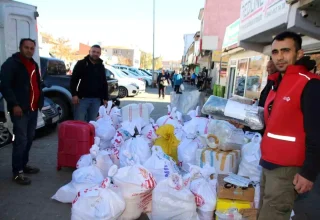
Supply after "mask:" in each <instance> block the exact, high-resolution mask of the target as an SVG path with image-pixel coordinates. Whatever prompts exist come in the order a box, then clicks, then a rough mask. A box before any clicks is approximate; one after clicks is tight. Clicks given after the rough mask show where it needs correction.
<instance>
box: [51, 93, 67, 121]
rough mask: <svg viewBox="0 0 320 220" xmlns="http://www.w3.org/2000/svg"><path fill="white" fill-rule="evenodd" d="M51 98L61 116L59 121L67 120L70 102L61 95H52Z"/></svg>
mask: <svg viewBox="0 0 320 220" xmlns="http://www.w3.org/2000/svg"><path fill="white" fill-rule="evenodd" d="M50 99H51V100H52V101H53V102H54V103H55V104H56V107H57V110H58V112H59V116H60V119H59V122H62V121H65V120H67V119H68V118H69V115H70V109H69V107H68V104H67V103H66V102H65V101H64V100H63V99H62V98H60V97H50Z"/></svg>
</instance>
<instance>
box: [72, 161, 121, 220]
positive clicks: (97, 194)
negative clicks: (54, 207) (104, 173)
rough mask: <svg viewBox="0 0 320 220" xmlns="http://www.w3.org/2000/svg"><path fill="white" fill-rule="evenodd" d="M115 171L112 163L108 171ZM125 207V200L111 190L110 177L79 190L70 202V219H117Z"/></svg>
mask: <svg viewBox="0 0 320 220" xmlns="http://www.w3.org/2000/svg"><path fill="white" fill-rule="evenodd" d="M116 172H117V167H116V166H115V165H114V166H113V167H111V168H110V171H109V173H108V176H109V177H112V176H113V175H114V174H115V173H116ZM124 209H125V201H124V199H123V198H122V197H121V196H119V195H118V194H117V193H116V192H114V191H113V190H112V184H111V178H106V179H105V180H103V182H102V183H101V185H100V186H95V187H92V188H89V189H85V190H81V191H80V192H79V193H78V194H77V197H76V198H75V200H74V201H73V203H72V211H71V213H72V215H71V220H90V219H95V220H117V219H118V217H119V216H120V215H121V213H122V212H123V211H124Z"/></svg>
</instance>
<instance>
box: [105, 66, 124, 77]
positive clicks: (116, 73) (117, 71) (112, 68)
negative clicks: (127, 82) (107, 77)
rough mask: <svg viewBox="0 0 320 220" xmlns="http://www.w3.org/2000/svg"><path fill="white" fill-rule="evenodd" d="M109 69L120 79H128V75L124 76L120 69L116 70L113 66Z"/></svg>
mask: <svg viewBox="0 0 320 220" xmlns="http://www.w3.org/2000/svg"><path fill="white" fill-rule="evenodd" d="M107 69H108V70H109V71H111V72H112V73H113V74H115V75H116V76H117V77H119V78H125V77H128V76H127V75H126V74H124V73H123V72H122V71H120V70H119V69H116V68H114V67H113V66H107Z"/></svg>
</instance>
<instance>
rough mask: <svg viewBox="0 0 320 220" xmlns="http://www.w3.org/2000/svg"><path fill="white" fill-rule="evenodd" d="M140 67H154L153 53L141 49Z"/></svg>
mask: <svg viewBox="0 0 320 220" xmlns="http://www.w3.org/2000/svg"><path fill="white" fill-rule="evenodd" d="M140 67H141V68H143V69H151V68H152V54H151V53H147V52H144V51H141V56H140Z"/></svg>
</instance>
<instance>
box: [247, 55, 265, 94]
mask: <svg viewBox="0 0 320 220" xmlns="http://www.w3.org/2000/svg"><path fill="white" fill-rule="evenodd" d="M263 63H264V59H263V57H262V56H255V57H251V58H250V63H249V69H248V73H247V81H246V88H245V89H246V91H245V97H246V98H249V99H258V98H259V97H260V92H261V84H262V78H263V73H264V72H265V71H264V66H263Z"/></svg>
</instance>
